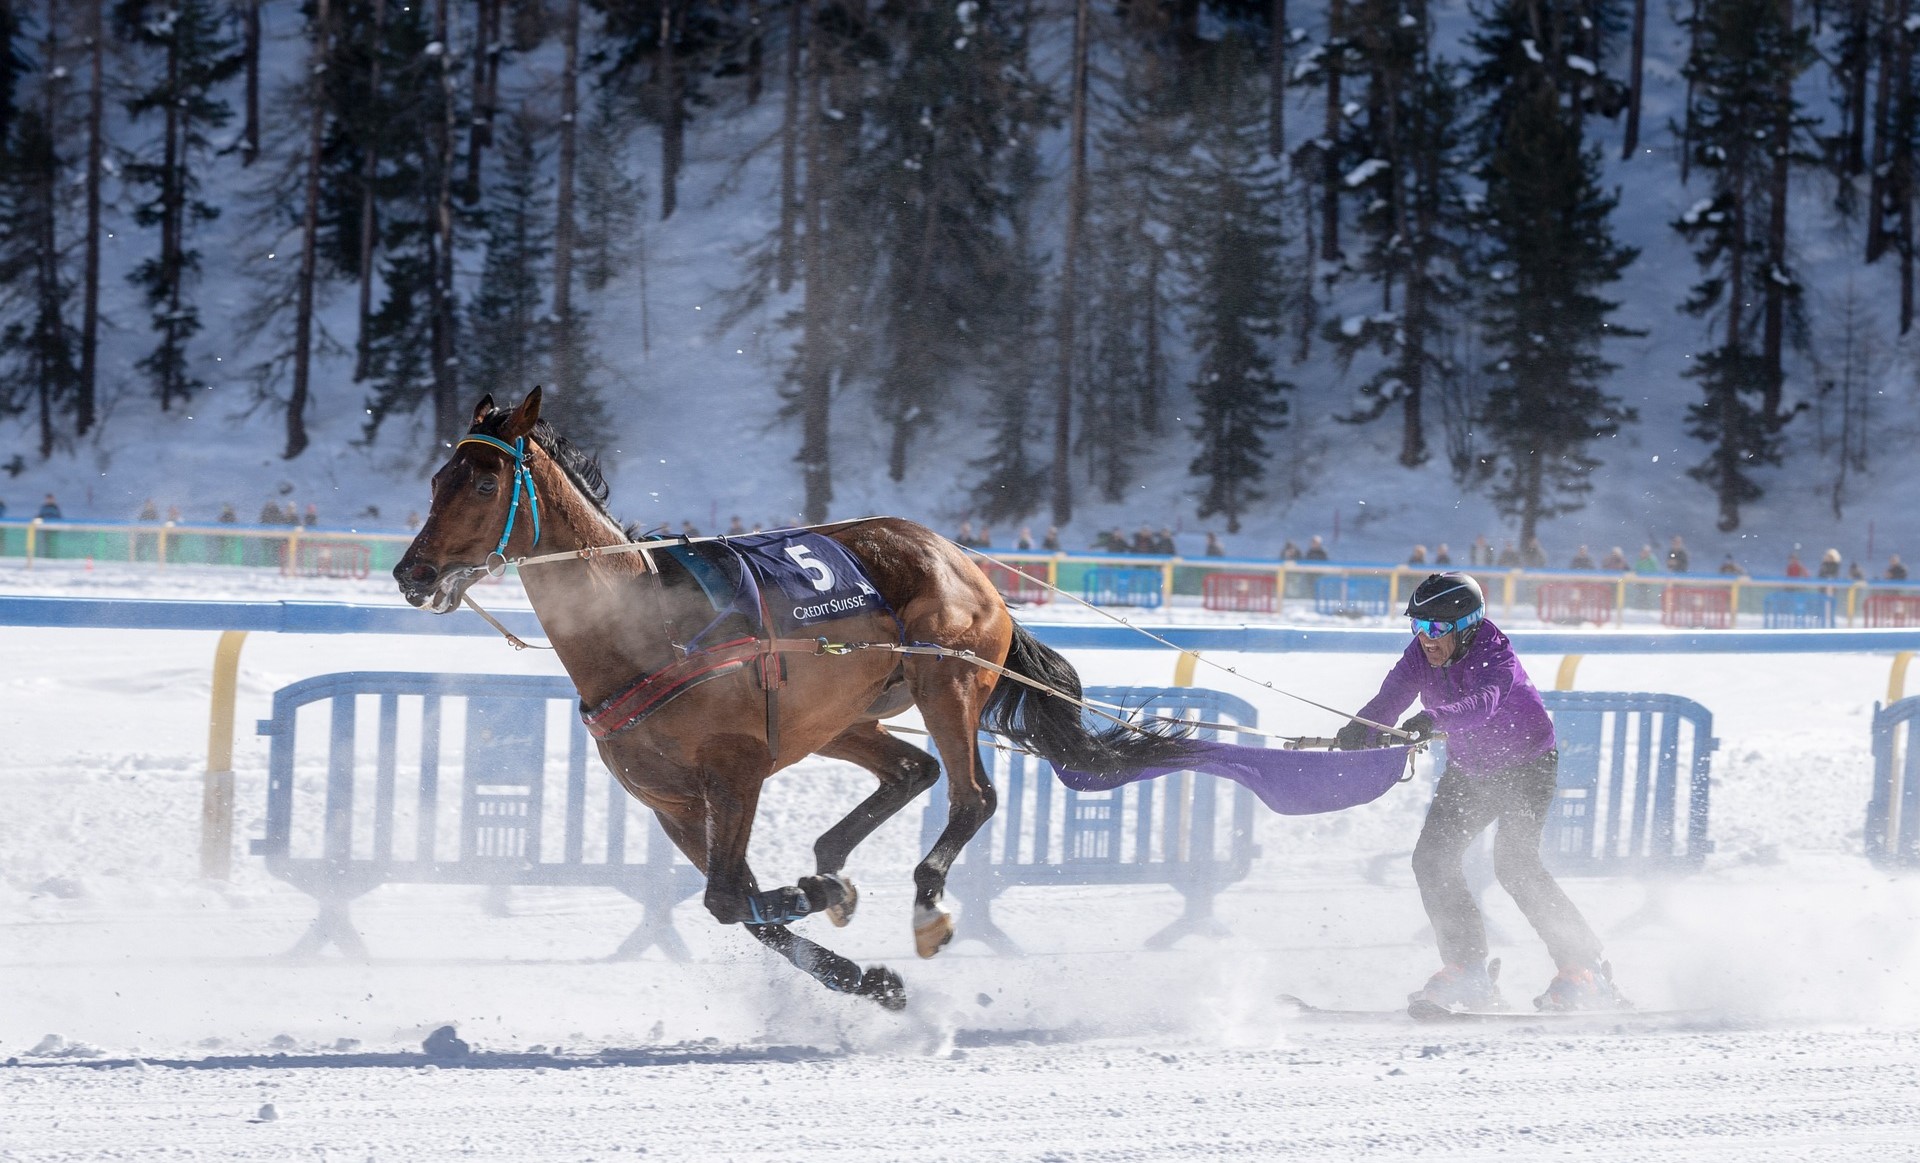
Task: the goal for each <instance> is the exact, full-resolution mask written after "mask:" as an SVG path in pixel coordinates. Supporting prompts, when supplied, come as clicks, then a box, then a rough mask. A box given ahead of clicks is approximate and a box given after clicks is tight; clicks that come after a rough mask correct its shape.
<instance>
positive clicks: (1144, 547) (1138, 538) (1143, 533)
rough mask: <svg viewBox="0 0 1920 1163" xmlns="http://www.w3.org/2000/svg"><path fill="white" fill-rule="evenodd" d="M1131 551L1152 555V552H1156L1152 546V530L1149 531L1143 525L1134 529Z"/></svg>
mask: <svg viewBox="0 0 1920 1163" xmlns="http://www.w3.org/2000/svg"><path fill="white" fill-rule="evenodd" d="M1133 551H1134V552H1135V553H1153V552H1156V550H1155V548H1154V544H1153V530H1152V529H1150V528H1148V527H1147V526H1145V525H1142V526H1140V528H1138V529H1136V530H1134V533H1133Z"/></svg>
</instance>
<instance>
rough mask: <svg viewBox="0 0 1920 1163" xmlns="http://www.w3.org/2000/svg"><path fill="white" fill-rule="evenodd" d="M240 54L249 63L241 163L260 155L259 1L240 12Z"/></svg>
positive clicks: (247, 163)
mask: <svg viewBox="0 0 1920 1163" xmlns="http://www.w3.org/2000/svg"><path fill="white" fill-rule="evenodd" d="M240 52H241V54H242V56H243V57H244V58H245V60H246V62H247V63H246V77H247V79H246V90H247V94H246V103H247V108H246V120H245V122H244V123H243V125H242V128H241V130H240V164H241V165H243V166H250V165H252V164H253V159H254V158H257V157H259V156H260V0H246V7H245V8H243V9H242V10H241V13H240Z"/></svg>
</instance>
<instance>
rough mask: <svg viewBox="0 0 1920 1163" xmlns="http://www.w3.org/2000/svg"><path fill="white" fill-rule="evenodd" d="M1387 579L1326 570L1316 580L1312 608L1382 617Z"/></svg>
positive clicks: (1314, 609)
mask: <svg viewBox="0 0 1920 1163" xmlns="http://www.w3.org/2000/svg"><path fill="white" fill-rule="evenodd" d="M1389 592H1390V591H1389V590H1388V588H1387V579H1386V578H1383V577H1348V576H1346V575H1345V574H1325V575H1322V576H1320V577H1317V578H1315V579H1314V581H1313V612H1314V613H1316V614H1331V615H1335V616H1338V617H1348V618H1358V617H1376V618H1377V617H1381V616H1383V615H1385V614H1386V613H1387V604H1388V594H1389Z"/></svg>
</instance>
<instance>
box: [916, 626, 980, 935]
mask: <svg viewBox="0 0 1920 1163" xmlns="http://www.w3.org/2000/svg"><path fill="white" fill-rule="evenodd" d="M907 676H908V681H909V682H911V683H912V684H913V693H914V702H915V703H917V704H918V705H919V707H920V714H921V716H922V717H923V718H924V719H925V720H926V724H927V729H928V730H929V731H931V732H932V733H933V741H934V744H935V746H937V747H939V748H940V757H941V759H942V760H943V761H944V762H945V764H946V768H947V826H946V827H945V828H943V829H941V832H940V838H939V839H937V840H935V841H934V844H933V849H932V851H930V852H928V853H927V857H926V859H925V860H922V861H921V862H920V864H919V866H918V867H917V868H915V869H914V870H913V884H914V888H915V889H916V890H917V891H916V892H915V894H914V898H913V941H914V947H915V948H916V949H917V950H918V951H919V953H920V956H922V957H931V956H933V955H934V954H935V953H938V952H939V951H940V950H941V948H942V947H944V946H945V945H946V943H947V942H949V941H951V940H953V918H952V917H951V916H950V915H948V914H947V913H946V912H944V911H942V910H941V908H940V899H941V898H942V897H943V896H945V895H946V891H947V873H948V872H949V871H950V870H951V869H952V868H953V862H954V861H955V860H957V859H959V857H960V853H961V852H962V851H964V850H965V849H966V846H967V842H968V841H970V840H972V839H973V837H974V834H975V833H976V832H978V831H979V830H980V826H981V825H982V824H985V823H986V822H987V821H988V820H989V819H992V818H993V812H994V808H995V807H996V806H997V805H998V802H999V800H998V796H997V795H996V793H995V792H994V790H993V781H992V780H991V779H989V778H988V776H987V773H986V770H985V769H984V768H982V767H981V766H980V751H979V738H978V735H979V730H980V710H981V708H982V707H984V706H985V705H986V702H987V696H988V695H990V694H992V692H993V675H992V674H991V673H989V672H988V671H985V670H980V669H976V668H974V667H971V666H968V665H966V664H965V663H963V662H959V661H955V660H952V659H937V658H936V659H915V660H913V662H911V663H909V664H908V670H907Z"/></svg>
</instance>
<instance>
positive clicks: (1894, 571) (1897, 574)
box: [1881, 553, 1907, 581]
mask: <svg viewBox="0 0 1920 1163" xmlns="http://www.w3.org/2000/svg"><path fill="white" fill-rule="evenodd" d="M1881 576H1883V577H1885V578H1886V579H1887V580H1888V581H1906V580H1907V567H1906V566H1905V565H1904V564H1903V563H1902V562H1901V561H1900V555H1899V554H1897V553H1896V554H1894V555H1893V556H1892V557H1889V558H1887V572H1886V573H1884V574H1882V575H1881Z"/></svg>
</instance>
